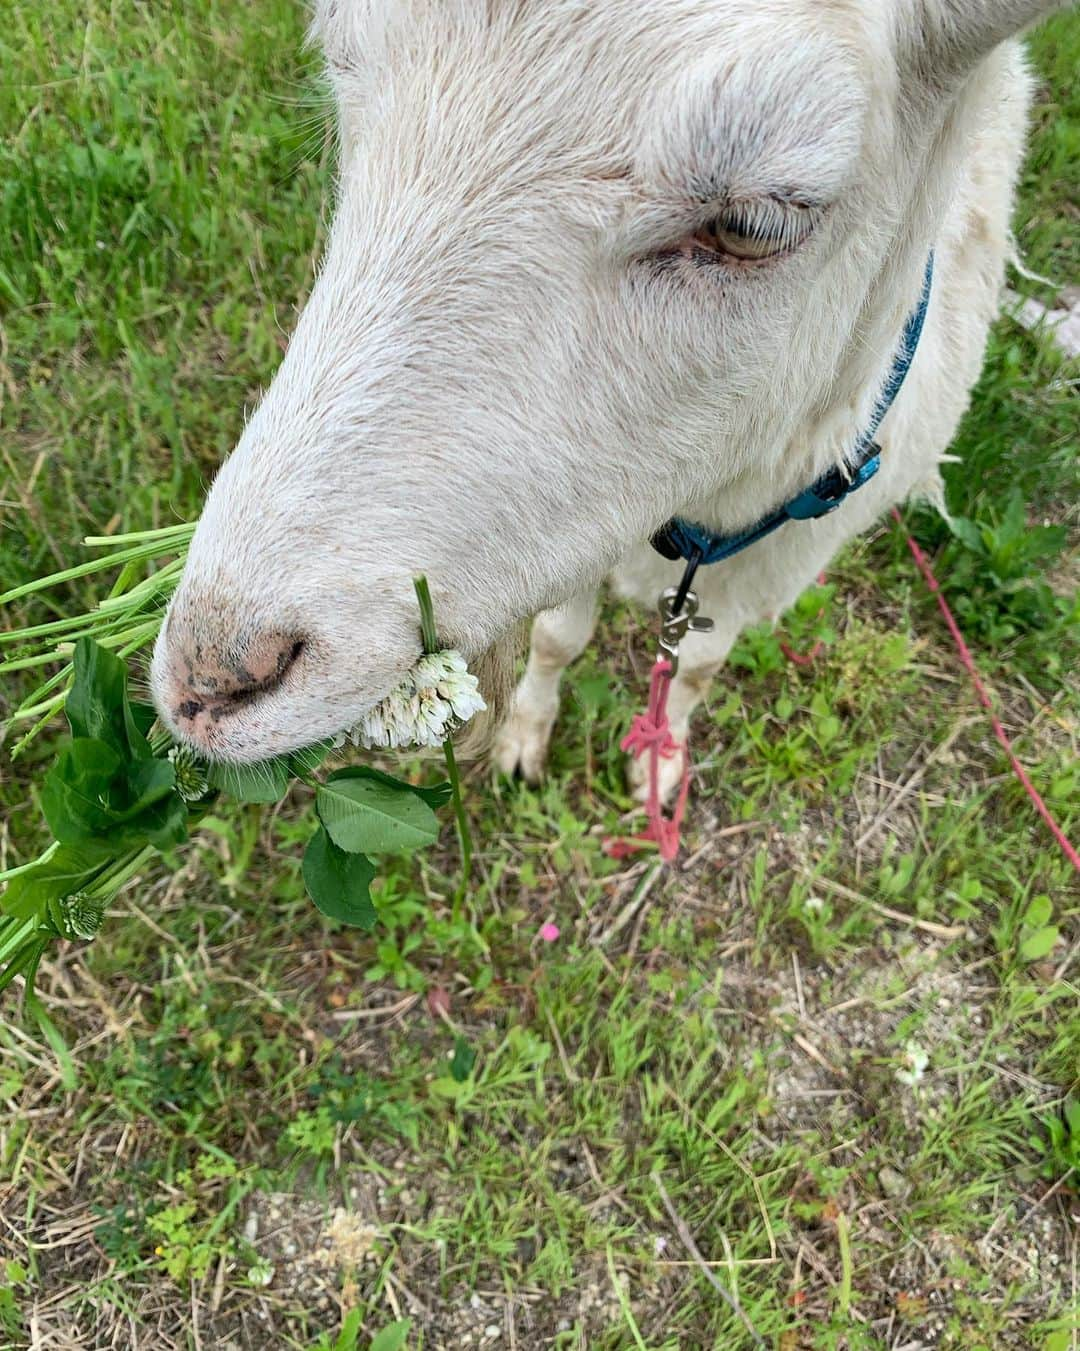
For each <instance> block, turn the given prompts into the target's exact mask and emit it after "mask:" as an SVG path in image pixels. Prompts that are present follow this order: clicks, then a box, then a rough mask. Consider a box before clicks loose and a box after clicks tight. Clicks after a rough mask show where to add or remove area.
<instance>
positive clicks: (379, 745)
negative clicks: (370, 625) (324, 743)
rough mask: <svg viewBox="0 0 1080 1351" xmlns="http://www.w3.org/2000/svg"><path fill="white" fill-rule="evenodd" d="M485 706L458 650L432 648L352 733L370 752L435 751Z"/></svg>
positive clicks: (356, 740)
mask: <svg viewBox="0 0 1080 1351" xmlns="http://www.w3.org/2000/svg"><path fill="white" fill-rule="evenodd" d="M485 708H487V704H485V703H484V700H483V698H482V697H481V694H480V689H479V685H478V683H477V679H476V677H475V676H474V675H472V674H471V673H470V671H469V668H468V667H467V666H466V664H465V658H464V657H463V656H462V655H461V653H460V652H454V651H447V652H432V653H429V654H428V655H427V656H425V657H421V658H420V660H419V661H418V662H417V663H416V665H415V666H414V667H413V669H412V671H411V672H410V674H409V675H408V676H407V677H406V679H405V680H404V681H403V682H402V683H401V684H400V685H399V686H398V688H397V689H396V690H394V691H393V692H392V693H391V694H389V695H387V697H386V698H385V699H384V700H383V701H382V703H380V704H377V705H376V706H375V707H374V708H373V709H369V711H368V712H367V713H365V714H364V716H363V717H362V718H361V719H360V721H359V722H358V723H357V724H356V726H355V727H354V728H353V729H352V730H351V732H350V733H349V739H350V740H351V741H352V743H353V745H354V746H363V747H366V748H367V749H369V750H404V749H406V748H407V747H410V746H419V747H424V748H430V749H436V748H438V747H439V746H441V745H442V744H443V742H444V741H445V740H446V739H447V737H449V736H450V734H451V733H452V732H453V731H454V730H455V728H457V727H460V726H461V724H462V723H466V722H468V721H469V719H470V718H472V717H474V716H475V715H476V714H477V713H480V712H482V711H483V710H484V709H485Z"/></svg>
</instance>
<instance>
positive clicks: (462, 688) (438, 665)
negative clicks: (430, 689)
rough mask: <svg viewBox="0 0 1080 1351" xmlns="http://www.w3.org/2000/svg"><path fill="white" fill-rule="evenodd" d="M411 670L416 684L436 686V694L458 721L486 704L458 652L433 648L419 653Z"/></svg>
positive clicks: (467, 718) (465, 719)
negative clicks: (434, 649) (420, 654)
mask: <svg viewBox="0 0 1080 1351" xmlns="http://www.w3.org/2000/svg"><path fill="white" fill-rule="evenodd" d="M414 674H415V679H416V684H417V686H421V685H426V684H428V683H430V684H432V685H433V686H434V687H435V690H436V692H437V693H438V695H439V697H440V698H441V699H444V700H445V701H446V702H447V703H448V704H449V705H450V707H451V709H452V710H453V715H454V717H455V718H456V719H457V721H458V722H468V721H469V719H470V718H471V717H473V716H474V714H476V713H482V712H483V711H484V709H485V708H487V704H485V703H484V700H483V699H482V697H481V695H480V689H479V686H478V684H477V680H476V677H475V676H474V675H471V674H470V672H469V668H468V666H466V664H465V658H464V657H463V656H462V655H461V653H460V652H453V651H450V652H433V653H431V654H430V655H428V656H426V657H421V658H420V660H419V661H418V662H417V664H416V670H415V673H414Z"/></svg>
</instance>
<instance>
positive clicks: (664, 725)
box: [604, 657, 690, 863]
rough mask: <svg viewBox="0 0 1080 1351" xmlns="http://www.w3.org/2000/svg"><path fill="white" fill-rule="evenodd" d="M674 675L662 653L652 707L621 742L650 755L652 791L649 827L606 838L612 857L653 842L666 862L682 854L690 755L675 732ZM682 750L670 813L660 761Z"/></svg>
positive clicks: (648, 801)
mask: <svg viewBox="0 0 1080 1351" xmlns="http://www.w3.org/2000/svg"><path fill="white" fill-rule="evenodd" d="M671 679H672V672H671V662H669V661H668V660H667V658H666V657H661V658H660V660H659V661H658V662H657V663H656V664H655V666H653V671H652V680H651V681H650V684H649V704H648V708H647V709H646V711H645V712H644V713H639V714H638V715H637V716H636V717H635V718H634V720H633V722H632V723H631V725H630V731H629V732H628V733H627V734H626V736H625V737H623V740H622V743H621V744H622V749H623V750H624V751H627V752H628V753H629V754H631V755H633V756H634V757H635V758H636V759H638V760H640V759H641V758H642V756H644V755H648V757H649V794H648V797H647V798H646V801H645V812H646V815H647V816H648V818H649V827H648V829H647V830H645V831H643V832H642V833H641V834H640V835H638V836H636V837H635V838H634V839H633V840H607V841H605V843H604V851H605V853H607V854H608V855H609V857H611V858H627V857H628V856H629V855H630V854H632V853H635V852H636V851H637V850H638V849H640V848H641V847H642V845H645V844H650V843H651V844H655V845H656V847H657V849H658V850H659V852H660V857H661V858H662V859H663V860H664V861H665V863H673V862H674V861H675V859H676V858H678V856H679V845H680V843H681V840H682V824H683V818H684V817H685V815H686V801H687V798H688V796H689V793H690V757H689V755H688V754H687V751H686V747H685V746H684V745H680V744H679V742H677V741H676V740H675V738H674V737H673V736H672V734H671V723H670V721H669V720H668V712H667V703H668V694H669V693H670V691H671ZM680 752H681V753H682V755H683V757H684V762H683V776H682V784H681V786H680V788H679V796H678V798H677V800H676V803H675V809H674V811H673V812H672V814H671V816H670V817H668V816H665V815H664V808H663V804H662V803H661V801H660V761H661V760H662V759H663V760H670V759H672V758H673V757H674V756H676V755H678V754H679V753H680Z"/></svg>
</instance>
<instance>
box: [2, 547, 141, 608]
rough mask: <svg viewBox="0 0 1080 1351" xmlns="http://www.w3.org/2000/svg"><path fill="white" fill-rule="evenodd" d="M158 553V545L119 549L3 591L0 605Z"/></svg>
mask: <svg viewBox="0 0 1080 1351" xmlns="http://www.w3.org/2000/svg"><path fill="white" fill-rule="evenodd" d="M160 552H161V545H160V544H148V545H142V546H141V547H139V546H137V545H135V546H133V547H132V548H130V549H120V550H118V551H117V552H116V553H115V554H110V555H109V556H108V557H105V558H92V559H90V560H89V561H88V562H86V563H79V564H78V565H77V566H76V567H74V568H66V569H65V570H64V571H63V572H55V573H53V575H52V576H51V577H39V578H37V579H36V580H35V581H32V582H25V583H24V584H23V585H22V586H16V587H14V588H13V589H12V590H11V591H5V592H4V594H3V595H2V596H0V605H10V604H11V602H12V601H15V600H21V599H22V598H23V596H31V595H33V594H34V593H35V592H37V591H47V590H48V589H49V588H50V587H54V586H59V585H60V583H61V582H72V581H74V580H75V579H76V578H77V577H90V576H92V575H93V574H94V573H95V572H105V571H107V570H108V569H109V568H115V567H119V566H120V564H122V563H127V562H130V561H131V560H132V559H136V558H146V559H150V558H154V557H156V556H157V554H159V553H160Z"/></svg>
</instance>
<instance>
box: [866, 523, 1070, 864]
mask: <svg viewBox="0 0 1080 1351" xmlns="http://www.w3.org/2000/svg"><path fill="white" fill-rule="evenodd" d="M892 516H893V520H894V521H895V522H896V523H897V525H898V526H900V528H901V529H903V528H904V521H903V517H902V516H901V515H900V513H899V511H897V509H896V508H895V507H893V511H892ZM905 533H906V531H905ZM907 544H908V548H909V549H910V550H911V556H912V558H914V560H915V562H916V563H917V564H918V566H919V571H920V572H921V573H922V575H923V579H924V580H925V582H926V585H927V587H928V588H929V589H930V591H931V592H932V594H933V595H934V596H935V597H936V598H937V603H938V608H939V609H940V610H941V614H942V617H943V618H944V620H945V623H946V625H947V626H948V629H949V632H950V633H951V634H952V638H953V642H954V643H955V644H956V650H957V652H958V653H959V654H960V660H961V661H962V662H963V664H964V669H965V670H966V671H967V673H968V675H969V676H970V677H971V683H972V684H973V685H974V687H975V693H976V695H977V696H978V699H979V703H980V704H982V706H983V708H985V709H986V711H987V713H989V715H990V726H991V727H992V728H993V729H994V735H995V736H996V737H997V739H998V741H999V742H1000V743H1001V747H1002V749H1003V750H1004V752H1005V754H1006V755H1007V756H1008V757H1009V763H1010V764H1011V765H1012V767H1013V771H1014V773H1015V774H1016V777H1017V778H1018V779H1019V780H1020V782H1021V783H1022V784H1023V785H1024V791H1025V792H1026V793H1027V795H1028V797H1029V798H1030V799H1031V801H1032V802H1033V803H1034V805H1035V810H1036V811H1037V812H1038V813H1039V815H1040V816H1041V817H1042V819H1043V820H1044V821H1045V822H1046V824H1047V826H1048V828H1049V830H1050V833H1051V835H1053V837H1054V839H1055V840H1057V842H1058V844H1059V845H1060V846H1061V849H1062V852H1063V853H1064V855H1065V857H1066V858H1067V859H1068V860H1069V862H1070V863H1071V864H1072V865H1073V867H1074V868H1075V869H1076V871H1077V872H1080V854H1078V853H1077V852H1076V850H1075V849H1074V848H1073V846H1072V845H1071V844H1070V843H1069V840H1068V837H1067V836H1066V834H1065V832H1064V831H1063V830H1062V829H1061V827H1060V826H1059V825H1058V823H1057V822H1056V821H1055V820H1054V817H1053V816H1052V815H1051V812H1050V808H1049V807H1048V806H1047V805H1046V803H1045V802H1044V801H1043V799H1042V796H1041V795H1040V793H1039V790H1038V789H1037V788H1036V787H1035V785H1034V784H1033V783H1032V782H1031V780H1030V779H1029V778H1028V774H1027V770H1026V769H1025V768H1024V766H1023V765H1022V764H1021V763H1020V761H1019V760H1018V759H1017V758H1016V752H1015V751H1014V750H1013V744H1012V742H1011V741H1010V740H1009V734H1008V733H1007V732H1006V731H1005V728H1004V727H1002V725H1001V721H1000V720H999V718H998V716H997V714H996V713H995V712H994V705H993V704H992V703H991V701H990V695H989V694H988V693H987V692H986V686H985V685H984V684H983V682H982V677H981V676H980V675H979V671H978V667H976V665H975V658H974V657H973V656H972V655H971V649H970V648H969V647H968V645H967V643H966V642H965V641H964V635H963V634H962V633H961V632H960V626H959V625H958V624H957V622H956V620H955V619H954V618H953V612H952V610H950V609H949V603H948V601H947V600H946V599H945V597H944V596H943V595H942V592H941V585H940V583H939V582H938V579H937V577H936V576H935V575H934V570H933V568H932V567H931V566H930V560H929V559H928V558H927V557H926V555H925V554H924V553H923V551H922V550H921V549H920V548H919V546H918V544H917V543H916V541H915V539H914V538H913V537H912V536H911V535H908V536H907Z"/></svg>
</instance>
